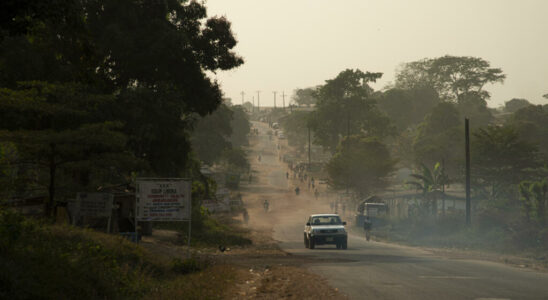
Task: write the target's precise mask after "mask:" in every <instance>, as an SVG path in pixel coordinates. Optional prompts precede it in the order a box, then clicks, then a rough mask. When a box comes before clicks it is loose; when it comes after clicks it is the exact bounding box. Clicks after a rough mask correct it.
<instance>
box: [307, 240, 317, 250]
mask: <svg viewBox="0 0 548 300" xmlns="http://www.w3.org/2000/svg"><path fill="white" fill-rule="evenodd" d="M314 246H316V245H315V243H314V238H311V239H309V240H308V248H310V249H314Z"/></svg>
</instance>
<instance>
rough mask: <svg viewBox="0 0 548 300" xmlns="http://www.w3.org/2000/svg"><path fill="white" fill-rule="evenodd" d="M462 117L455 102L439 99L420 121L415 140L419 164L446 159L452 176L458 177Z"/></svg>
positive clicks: (462, 139)
mask: <svg viewBox="0 0 548 300" xmlns="http://www.w3.org/2000/svg"><path fill="white" fill-rule="evenodd" d="M462 123H463V122H462V120H461V118H460V115H459V111H458V110H457V108H456V105H455V104H453V103H445V102H443V103H440V104H438V105H437V106H436V107H434V108H433V109H432V111H431V112H430V114H428V115H427V116H426V117H425V119H424V121H423V122H422V123H421V124H420V125H419V127H418V132H417V135H416V137H415V140H414V142H413V152H414V154H415V163H416V165H419V166H420V165H421V164H426V165H434V164H436V163H437V162H439V161H445V169H446V172H447V174H448V175H449V176H451V177H452V178H458V177H459V176H461V174H460V169H461V166H462V163H463V157H464V156H463V155H464V154H463V151H462V150H463V147H462V145H463V143H464V138H463V134H462Z"/></svg>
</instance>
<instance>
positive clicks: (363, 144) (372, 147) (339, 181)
mask: <svg viewBox="0 0 548 300" xmlns="http://www.w3.org/2000/svg"><path fill="white" fill-rule="evenodd" d="M395 164H396V161H395V160H394V159H392V157H391V156H390V152H389V151H388V149H387V148H386V146H385V145H384V144H382V143H381V142H380V141H379V139H377V138H375V137H363V136H358V135H353V136H350V137H348V138H345V139H343V140H342V142H341V144H340V145H339V147H338V148H337V152H336V153H335V155H333V157H332V158H331V160H330V161H329V162H328V163H327V166H326V169H327V173H328V176H329V184H330V185H331V186H332V187H334V188H336V189H344V188H350V189H352V190H354V191H356V192H357V193H359V194H360V195H361V196H367V195H369V194H371V193H374V192H376V191H379V190H382V189H383V188H385V187H386V186H387V185H388V184H389V176H390V175H391V174H392V172H393V171H394V166H395Z"/></svg>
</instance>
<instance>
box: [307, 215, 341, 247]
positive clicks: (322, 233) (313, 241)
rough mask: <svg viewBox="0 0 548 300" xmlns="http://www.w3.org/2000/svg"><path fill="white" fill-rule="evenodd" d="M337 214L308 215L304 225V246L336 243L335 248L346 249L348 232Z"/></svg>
mask: <svg viewBox="0 0 548 300" xmlns="http://www.w3.org/2000/svg"><path fill="white" fill-rule="evenodd" d="M344 225H346V222H342V221H341V218H340V217H339V215H337V214H316V215H310V217H308V220H307V221H306V226H305V227H304V246H305V247H306V248H309V249H314V247H316V245H326V244H331V245H336V246H337V249H346V248H347V246H348V234H347V232H346V230H345V229H344Z"/></svg>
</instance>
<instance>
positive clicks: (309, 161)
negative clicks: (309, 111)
mask: <svg viewBox="0 0 548 300" xmlns="http://www.w3.org/2000/svg"><path fill="white" fill-rule="evenodd" d="M310 163H311V160H310V125H308V170H310Z"/></svg>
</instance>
